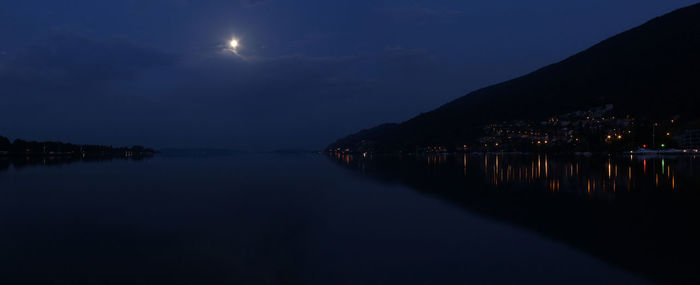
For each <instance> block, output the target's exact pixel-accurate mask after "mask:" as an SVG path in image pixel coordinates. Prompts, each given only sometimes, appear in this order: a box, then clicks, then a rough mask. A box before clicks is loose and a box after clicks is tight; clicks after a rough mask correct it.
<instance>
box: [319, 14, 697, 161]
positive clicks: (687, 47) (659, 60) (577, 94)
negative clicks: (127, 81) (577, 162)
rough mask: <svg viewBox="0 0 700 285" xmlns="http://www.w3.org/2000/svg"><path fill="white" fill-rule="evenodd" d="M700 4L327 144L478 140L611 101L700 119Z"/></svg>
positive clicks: (685, 121) (620, 107)
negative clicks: (493, 127) (499, 129)
mask: <svg viewBox="0 0 700 285" xmlns="http://www.w3.org/2000/svg"><path fill="white" fill-rule="evenodd" d="M699 96H700V4H695V5H692V6H689V7H686V8H681V9H678V10H676V11H673V12H671V13H668V14H666V15H664V16H661V17H657V18H655V19H652V20H650V21H649V22H647V23H645V24H643V25H641V26H639V27H636V28H633V29H631V30H629V31H626V32H623V33H621V34H618V35H616V36H614V37H612V38H609V39H607V40H604V41H602V42H600V43H598V44H596V45H594V46H593V47H591V48H589V49H587V50H585V51H583V52H580V53H578V54H576V55H574V56H571V57H569V58H567V59H565V60H563V61H561V62H558V63H555V64H552V65H549V66H546V67H544V68H541V69H539V70H537V71H534V72H532V73H530V74H527V75H525V76H522V77H519V78H516V79H513V80H509V81H506V82H503V83H500V84H496V85H493V86H489V87H486V88H483V89H480V90H477V91H474V92H471V93H469V94H467V95H465V96H463V97H461V98H458V99H456V100H454V101H452V102H449V103H447V104H445V105H443V106H441V107H439V108H437V109H435V110H433V111H430V112H427V113H423V114H420V115H418V116H416V117H414V118H412V119H410V120H408V121H405V122H403V123H400V124H384V125H381V126H379V127H376V128H373V129H368V130H363V131H361V132H359V133H356V134H353V135H350V136H347V137H345V138H342V139H339V140H338V141H336V142H335V143H333V144H331V145H329V146H328V148H327V149H328V150H332V149H336V148H352V149H353V150H356V149H358V148H362V147H366V146H367V145H370V146H371V148H372V149H373V150H377V151H387V150H397V149H403V150H413V149H415V148H416V147H419V146H427V145H446V146H455V145H461V144H462V143H467V142H474V141H475V140H476V139H477V138H478V137H480V136H481V135H483V128H484V126H485V125H486V124H490V123H497V122H504V121H510V120H532V121H537V120H546V119H548V118H551V117H552V116H556V115H558V114H564V113H568V112H573V111H578V110H585V109H586V108H591V107H594V106H602V105H606V104H613V106H615V107H614V108H615V113H616V114H619V115H620V116H632V117H634V118H635V119H638V120H648V121H653V120H662V119H667V118H670V117H674V118H678V121H679V122H680V126H685V127H690V126H697V125H698V122H699V121H700V120H698V119H699V118H700V111H698V106H700V100H698V97H699Z"/></svg>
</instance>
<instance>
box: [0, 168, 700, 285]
mask: <svg viewBox="0 0 700 285" xmlns="http://www.w3.org/2000/svg"><path fill="white" fill-rule="evenodd" d="M42 164H43V162H42V163H40V164H39V165H26V166H22V167H19V165H13V164H11V163H9V162H7V161H1V160H0V226H1V229H2V231H0V252H2V254H0V283H2V284H602V283H604V284H654V283H661V284H677V283H688V284H692V283H696V282H697V281H698V280H700V279H699V278H698V274H697V273H696V271H697V269H698V268H699V267H698V264H699V263H700V262H698V256H700V254H699V253H700V250H698V248H699V247H698V245H697V243H698V242H697V241H698V240H700V234H698V230H697V228H698V222H697V221H698V220H697V218H698V217H700V215H698V212H699V211H698V210H697V208H698V207H697V206H698V205H700V204H699V203H700V199H699V198H698V196H699V195H698V194H699V191H700V188H698V187H699V184H698V177H699V176H698V174H700V165H698V160H696V159H694V158H691V157H683V158H663V159H661V158H647V159H644V158H635V157H633V158H630V157H625V156H620V157H593V158H582V157H556V158H555V157H550V156H542V155H541V156H537V155H533V156H503V155H501V156H472V155H466V156H462V155H458V156H418V157H415V156H410V157H403V158H396V157H394V158H380V157H364V158H361V157H352V156H337V157H336V156H331V157H328V156H323V155H272V154H270V155H265V154H260V155H234V156H219V157H191V156H182V157H176V156H159V157H155V158H152V159H147V160H143V161H133V160H113V161H103V162H76V163H70V164H57V165H42Z"/></svg>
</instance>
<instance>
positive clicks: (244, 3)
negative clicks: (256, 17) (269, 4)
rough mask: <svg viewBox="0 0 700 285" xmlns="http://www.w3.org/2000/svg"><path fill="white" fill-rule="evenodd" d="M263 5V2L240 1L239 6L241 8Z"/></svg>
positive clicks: (260, 0) (262, 0) (261, 0)
mask: <svg viewBox="0 0 700 285" xmlns="http://www.w3.org/2000/svg"><path fill="white" fill-rule="evenodd" d="M263 3H265V0H241V5H242V6H243V7H246V8H247V7H253V6H258V5H261V4H263Z"/></svg>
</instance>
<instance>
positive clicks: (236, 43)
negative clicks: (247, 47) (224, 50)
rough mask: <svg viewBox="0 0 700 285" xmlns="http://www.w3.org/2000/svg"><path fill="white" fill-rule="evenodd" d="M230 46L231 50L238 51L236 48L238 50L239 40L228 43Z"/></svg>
mask: <svg viewBox="0 0 700 285" xmlns="http://www.w3.org/2000/svg"><path fill="white" fill-rule="evenodd" d="M228 45H229V46H230V47H231V49H236V48H238V40H236V39H232V40H231V41H230V42H229V43H228Z"/></svg>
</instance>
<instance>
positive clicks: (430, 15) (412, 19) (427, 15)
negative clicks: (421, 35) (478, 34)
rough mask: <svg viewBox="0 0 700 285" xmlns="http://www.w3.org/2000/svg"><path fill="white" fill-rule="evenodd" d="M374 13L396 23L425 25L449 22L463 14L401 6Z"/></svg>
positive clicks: (440, 9) (444, 9) (456, 11)
mask: <svg viewBox="0 0 700 285" xmlns="http://www.w3.org/2000/svg"><path fill="white" fill-rule="evenodd" d="M375 11H377V12H379V13H382V14H386V15H388V16H390V17H391V18H392V19H394V20H395V21H398V22H408V23H416V24H425V23H428V22H435V21H439V22H449V21H452V20H454V19H455V18H457V17H459V16H460V15H462V14H464V12H463V11H462V10H458V9H448V8H428V7H420V6H403V7H391V8H378V9H375Z"/></svg>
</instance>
